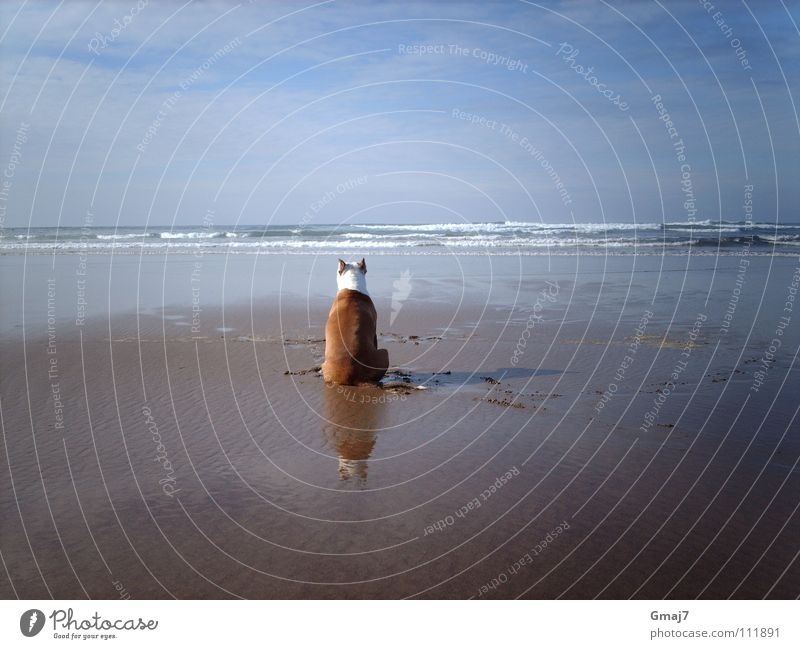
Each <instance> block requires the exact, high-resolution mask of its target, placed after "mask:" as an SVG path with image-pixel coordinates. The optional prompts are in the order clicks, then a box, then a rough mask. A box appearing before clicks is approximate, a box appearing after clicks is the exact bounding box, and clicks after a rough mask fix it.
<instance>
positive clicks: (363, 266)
mask: <svg viewBox="0 0 800 649" xmlns="http://www.w3.org/2000/svg"><path fill="white" fill-rule="evenodd" d="M356 266H358V267H359V268H360V269H361V272H362V273H364V274H365V275H366V274H367V262H366V261H364V258H363V257H362V258H361V261H360V262H358V263H357V264H356Z"/></svg>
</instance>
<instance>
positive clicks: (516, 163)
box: [0, 0, 800, 227]
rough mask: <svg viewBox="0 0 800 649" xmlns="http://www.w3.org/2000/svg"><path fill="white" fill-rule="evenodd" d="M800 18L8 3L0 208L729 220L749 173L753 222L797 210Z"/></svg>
mask: <svg viewBox="0 0 800 649" xmlns="http://www.w3.org/2000/svg"><path fill="white" fill-rule="evenodd" d="M704 4H705V5H706V6H704ZM712 4H714V5H717V6H714V7H713V8H709V5H712ZM718 12H719V13H718ZM798 22H800V8H798V5H797V4H796V3H785V4H784V3H783V2H781V1H780V0H776V1H772V0H770V1H768V2H753V1H750V2H741V3H740V2H722V1H717V2H713V3H711V2H706V3H704V2H703V1H702V0H685V1H672V2H668V3H662V4H659V3H658V2H650V1H641V2H608V3H604V2H576V1H570V2H542V3H534V2H521V1H509V2H494V3H486V2H475V3H465V2H428V3H414V2H402V3H400V2H396V3H386V2H380V3H379V2H338V1H331V2H318V3H314V2H310V1H309V2H291V3H290V2H286V3H278V2H262V1H255V2H247V1H245V2H241V3H234V2H199V1H196V2H188V3H186V4H182V3H180V2H156V1H155V0H150V1H149V2H145V0H141V2H138V0H119V1H113V2H108V1H107V2H101V3H93V2H62V3H57V2H28V3H15V2H3V3H2V4H0V29H2V30H4V32H3V33H2V34H0V36H2V40H0V77H1V78H2V84H1V86H0V94H2V104H0V106H1V107H0V120H1V121H0V165H2V167H3V170H4V171H3V173H4V175H5V176H6V180H7V183H8V184H7V185H6V186H5V190H4V191H5V194H4V195H3V196H0V199H2V200H0V207H4V208H5V210H4V211H3V217H4V218H3V223H2V224H3V226H5V227H26V226H28V225H31V226H33V227H37V226H54V225H56V224H59V223H60V224H61V225H72V226H75V225H81V224H84V223H87V222H88V221H87V220H86V215H87V214H91V217H92V223H93V224H94V225H111V226H113V225H115V224H120V225H144V224H146V223H149V224H158V225H168V224H197V223H201V222H202V221H203V219H204V217H206V216H207V215H209V214H211V215H213V216H212V217H211V218H213V220H214V222H215V223H219V224H235V223H242V224H267V223H289V224H291V223H300V222H302V223H341V222H344V221H347V220H351V221H352V222H368V223H375V222H377V223H381V222H387V223H416V222H461V221H473V222H480V221H498V220H514V221H537V222H538V221H543V222H557V223H564V222H571V221H573V220H575V221H579V222H592V221H593V222H602V221H606V222H632V221H638V222H660V221H668V222H675V221H687V220H692V219H696V220H700V219H712V220H717V219H719V218H723V219H726V220H734V221H736V220H742V219H744V217H745V215H744V212H743V209H742V202H743V197H744V191H745V186H746V185H753V202H754V220H756V221H758V222H774V221H776V220H780V221H798V220H800V210H798V207H800V187H799V185H800V183H798V182H797V179H798V178H800V122H798V113H797V112H796V111H797V109H798V105H800V96H798V92H797V89H798V80H799V77H800V33H799V32H798ZM120 26H122V28H121V29H120ZM415 46H420V47H415ZM737 49H738V53H737ZM745 59H746V60H745ZM590 67H591V68H592V70H591V71H588V68H590ZM604 93H605V94H604ZM656 95H660V97H661V101H660V102H658V101H656V100H654V99H653V98H654V96H656ZM666 115H669V118H670V120H671V122H672V128H673V130H672V131H670V130H669V129H668V128H667V125H666V122H665V120H666ZM681 141H682V142H683V147H678V146H676V144H677V143H679V142H681ZM9 170H10V174H11V175H10V177H8V175H7V174H6V172H9ZM687 198H688V199H689V200H687Z"/></svg>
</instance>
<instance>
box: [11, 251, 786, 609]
mask: <svg viewBox="0 0 800 649" xmlns="http://www.w3.org/2000/svg"><path fill="white" fill-rule="evenodd" d="M24 260H25V261H24V264H23V258H22V257H15V256H6V257H2V258H0V264H2V266H3V271H4V290H5V291H6V292H5V297H4V310H3V314H2V320H0V331H2V334H3V337H2V342H1V343H0V363H2V367H3V368H4V369H3V372H2V376H0V399H1V401H0V405H1V406H2V432H3V442H4V443H3V445H2V447H0V452H2V454H3V458H2V461H0V484H2V488H1V489H0V515H1V516H2V520H3V524H2V526H0V549H1V550H2V558H3V570H2V571H0V596H2V597H4V598H10V597H22V598H28V599H43V598H49V597H56V598H83V597H91V598H117V597H123V598H128V597H130V598H135V599H140V598H170V597H177V598H220V597H222V598H228V597H230V598H237V597H243V598H301V597H302V598H405V597H424V598H502V599H508V598H516V597H523V598H595V597H601V598H630V597H633V598H664V597H667V598H695V597H705V598H728V597H733V598H761V597H770V598H793V597H796V596H797V594H798V592H797V584H798V581H799V579H798V578H800V564H798V563H797V561H796V554H795V553H796V539H797V536H798V533H800V516H798V514H797V497H796V494H797V493H798V489H799V488H800V472H799V471H798V468H797V462H798V457H800V438H798V435H797V431H798V424H797V419H796V415H797V404H796V399H794V395H796V394H797V390H798V388H800V375H798V372H797V367H796V354H797V350H798V343H800V335H799V334H798V328H797V326H796V322H795V320H796V318H797V317H800V316H798V315H797V314H796V313H794V312H793V311H792V310H791V309H790V310H789V311H788V312H786V311H785V305H787V304H789V302H787V299H788V296H790V295H792V291H791V287H792V284H793V281H795V279H794V278H795V277H796V276H797V274H798V273H799V272H800V271H798V267H799V262H798V259H797V258H792V257H782V258H781V257H777V258H773V257H760V258H758V257H754V258H752V259H751V260H750V263H749V266H748V269H747V276H746V281H745V282H743V283H742V282H740V283H739V284H738V285H737V283H736V277H737V272H738V270H739V263H740V258H738V257H736V256H730V257H719V258H716V257H713V258H712V257H705V258H704V257H691V256H675V257H660V256H653V257H636V256H620V257H609V256H594V257H591V256H581V255H576V256H554V257H513V256H509V257H491V256H485V257H481V256H478V257H463V258H459V257H458V256H456V255H454V256H449V257H425V256H406V257H402V256H391V255H386V256H374V257H372V258H369V259H368V262H369V264H370V270H369V274H368V278H369V282H370V284H369V287H370V292H371V294H372V296H373V300H374V302H375V305H376V308H377V311H378V314H379V325H378V329H379V343H380V345H381V346H383V347H385V348H386V349H388V350H389V356H390V362H391V366H392V368H393V369H392V371H391V372H390V374H389V375H388V376H387V379H386V380H385V384H384V385H383V386H382V387H374V388H369V387H363V388H353V387H331V386H326V385H325V384H324V382H323V381H322V379H321V377H320V376H319V373H318V372H317V371H316V368H318V367H319V365H320V363H321V361H322V358H323V354H324V340H323V336H324V324H325V317H326V314H327V310H328V309H329V307H330V301H331V299H332V297H333V291H334V289H335V282H334V277H333V272H334V268H335V257H334V258H328V257H312V256H296V257H292V256H281V255H273V256H268V255H261V256H250V257H246V256H240V257H227V256H221V255H220V256H214V257H211V256H209V257H208V258H206V259H204V260H203V266H202V273H203V277H204V278H205V279H204V280H203V282H202V284H200V286H201V287H202V290H201V291H200V290H198V291H193V284H192V280H191V278H192V272H193V268H194V267H193V260H192V257H191V256H189V255H172V256H170V257H163V256H149V257H148V256H145V257H134V256H129V257H119V258H113V259H110V258H108V257H103V256H96V257H93V256H90V257H89V261H88V264H89V267H88V274H87V277H88V280H87V283H86V284H84V285H83V288H82V289H81V288H80V285H79V284H77V283H76V277H75V268H76V265H77V264H78V257H77V256H75V255H59V256H56V257H55V258H51V257H50V256H46V255H42V256H29V257H26V258H24ZM404 271H408V272H407V273H406V275H405V276H404V275H403V272H404ZM403 277H405V278H406V279H405V280H403ZM398 281H407V282H408V286H407V287H406V288H403V286H404V285H401V289H402V290H401V291H400V292H401V293H405V295H403V297H402V299H401V300H400V299H398V288H397V285H396V284H395V283H396V282H398ZM49 282H52V284H49ZM12 287H14V288H12ZM12 290H13V291H14V292H13V294H12V292H11V291H12ZM48 292H49V294H51V295H52V298H51V299H50V300H49V301H48V297H47V295H48ZM393 294H394V302H395V304H393V303H392V300H393ZM733 295H736V300H735V303H734V301H733V300H732V296H733ZM81 300H82V301H83V304H80V302H81ZM732 305H733V306H732ZM13 307H18V308H16V309H15V308H13ZM23 313H24V320H23V317H22V316H23ZM786 315H788V316H789V321H788V323H787V322H786V321H785V320H784V321H782V320H781V317H784V316H786ZM81 316H82V317H81ZM392 320H393V321H392ZM782 322H784V323H785V324H782ZM726 323H727V324H726ZM731 323H733V326H731ZM776 331H781V333H777V334H776ZM775 340H779V343H778V345H779V348H777V347H776V344H775V342H774V341H775ZM771 349H772V350H773V351H772V352H771V351H770V350H771Z"/></svg>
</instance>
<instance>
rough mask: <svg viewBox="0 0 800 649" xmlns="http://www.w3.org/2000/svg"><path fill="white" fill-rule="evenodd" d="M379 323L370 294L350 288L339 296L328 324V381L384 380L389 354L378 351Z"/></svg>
mask: <svg viewBox="0 0 800 649" xmlns="http://www.w3.org/2000/svg"><path fill="white" fill-rule="evenodd" d="M377 320H378V314H377V312H376V311H375V305H374V304H373V303H372V299H371V298H370V297H369V295H365V294H363V293H360V292H358V291H353V290H350V289H341V290H340V291H339V292H338V293H337V294H336V297H335V298H334V300H333V306H332V307H331V311H330V313H329V314H328V323H327V324H326V325H325V362H324V363H323V364H322V376H323V377H324V379H325V381H327V382H328V383H337V384H339V385H358V384H359V383H376V382H378V381H380V380H381V379H382V378H383V376H384V374H386V370H387V368H388V367H389V352H387V351H386V350H385V349H378V338H377V335H376V326H377Z"/></svg>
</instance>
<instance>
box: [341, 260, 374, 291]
mask: <svg viewBox="0 0 800 649" xmlns="http://www.w3.org/2000/svg"><path fill="white" fill-rule="evenodd" d="M366 274H367V262H366V261H364V259H363V258H362V259H361V261H357V262H356V261H351V262H346V261H344V260H342V259H340V260H339V270H338V272H337V274H336V285H337V286H338V287H339V289H343V288H349V289H350V290H351V291H360V292H361V293H364V294H367V295H369V294H368V293H367V278H366Z"/></svg>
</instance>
